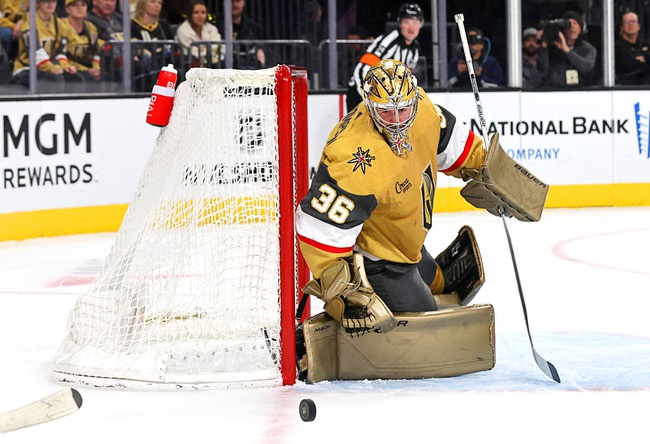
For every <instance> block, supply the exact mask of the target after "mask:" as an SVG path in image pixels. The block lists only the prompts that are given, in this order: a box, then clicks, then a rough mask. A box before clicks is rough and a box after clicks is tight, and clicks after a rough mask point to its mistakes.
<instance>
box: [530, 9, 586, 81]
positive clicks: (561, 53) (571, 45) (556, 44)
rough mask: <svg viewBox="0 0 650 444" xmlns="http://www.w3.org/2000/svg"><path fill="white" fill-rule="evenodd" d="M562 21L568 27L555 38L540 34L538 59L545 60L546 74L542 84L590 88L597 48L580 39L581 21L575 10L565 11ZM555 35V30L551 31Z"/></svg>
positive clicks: (546, 31) (545, 32)
mask: <svg viewBox="0 0 650 444" xmlns="http://www.w3.org/2000/svg"><path fill="white" fill-rule="evenodd" d="M562 18H563V19H565V20H568V21H569V22H570V24H571V25H570V26H568V27H565V28H564V29H562V31H557V37H555V36H551V35H546V34H547V33H548V29H545V30H544V31H543V33H542V44H541V48H540V51H539V54H540V59H543V58H546V57H548V66H549V68H548V75H547V76H546V77H545V78H544V80H543V81H542V85H545V86H555V87H558V86H559V87H565V86H585V85H591V83H592V80H593V79H592V77H593V70H594V66H595V64H596V48H594V47H593V45H591V44H590V43H589V42H587V41H585V40H584V39H583V38H582V28H583V25H582V18H581V17H580V15H579V14H578V13H577V12H575V11H567V12H565V13H564V14H563V15H562ZM552 32H553V33H555V32H556V31H552Z"/></svg>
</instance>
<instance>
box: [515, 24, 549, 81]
mask: <svg viewBox="0 0 650 444" xmlns="http://www.w3.org/2000/svg"><path fill="white" fill-rule="evenodd" d="M539 35H541V32H540V31H538V30H537V29H535V28H526V29H525V30H524V34H523V40H522V42H521V49H522V70H521V74H522V80H523V81H522V87H523V88H528V89H532V88H539V87H540V86H541V84H542V79H543V78H544V76H545V75H546V73H547V71H548V59H544V60H542V61H540V59H539Z"/></svg>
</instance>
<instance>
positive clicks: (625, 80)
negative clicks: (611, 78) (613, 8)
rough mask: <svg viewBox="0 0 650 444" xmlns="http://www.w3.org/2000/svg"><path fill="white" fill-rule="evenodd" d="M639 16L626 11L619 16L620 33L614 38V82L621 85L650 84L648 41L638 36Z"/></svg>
mask: <svg viewBox="0 0 650 444" xmlns="http://www.w3.org/2000/svg"><path fill="white" fill-rule="evenodd" d="M640 29H641V26H640V25H639V17H638V16H637V15H636V14H635V13H634V12H626V13H625V14H623V17H621V26H620V34H619V37H618V38H617V39H616V44H615V46H614V49H615V54H616V56H615V60H616V83H619V84H621V85H648V84H650V43H648V42H647V41H645V40H641V39H640V38H639V31H640Z"/></svg>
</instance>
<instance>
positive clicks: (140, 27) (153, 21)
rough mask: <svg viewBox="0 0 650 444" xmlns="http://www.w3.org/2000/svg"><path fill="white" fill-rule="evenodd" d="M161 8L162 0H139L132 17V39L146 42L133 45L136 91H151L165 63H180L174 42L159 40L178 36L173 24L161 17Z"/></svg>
mask: <svg viewBox="0 0 650 444" xmlns="http://www.w3.org/2000/svg"><path fill="white" fill-rule="evenodd" d="M161 9H162V0H138V2H137V4H136V7H135V16H134V17H133V19H131V39H133V40H140V41H142V42H143V43H139V44H137V45H134V48H133V54H134V63H133V73H134V74H135V78H134V81H133V85H134V88H135V91H140V92H141V91H147V92H148V91H151V88H153V85H154V84H155V83H156V79H157V78H158V73H159V71H160V69H161V68H162V67H163V66H165V65H167V64H169V63H172V64H174V65H176V66H179V63H178V60H176V57H175V54H174V51H173V50H172V47H171V46H170V45H168V44H160V43H155V42H156V41H160V40H173V39H174V33H173V31H172V30H171V27H170V26H169V23H167V22H166V21H164V20H160V11H161Z"/></svg>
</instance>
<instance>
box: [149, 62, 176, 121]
mask: <svg viewBox="0 0 650 444" xmlns="http://www.w3.org/2000/svg"><path fill="white" fill-rule="evenodd" d="M177 80H178V72H177V71H176V69H174V65H172V64H171V63H170V64H169V65H167V66H165V67H163V69H161V70H160V74H158V80H157V81H156V84H155V85H154V87H153V90H152V91H151V101H150V102H149V110H148V111H147V123H148V124H150V125H153V126H158V127H164V126H167V124H168V123H169V118H170V116H171V113H172V107H173V105H174V94H175V93H176V81H177Z"/></svg>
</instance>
